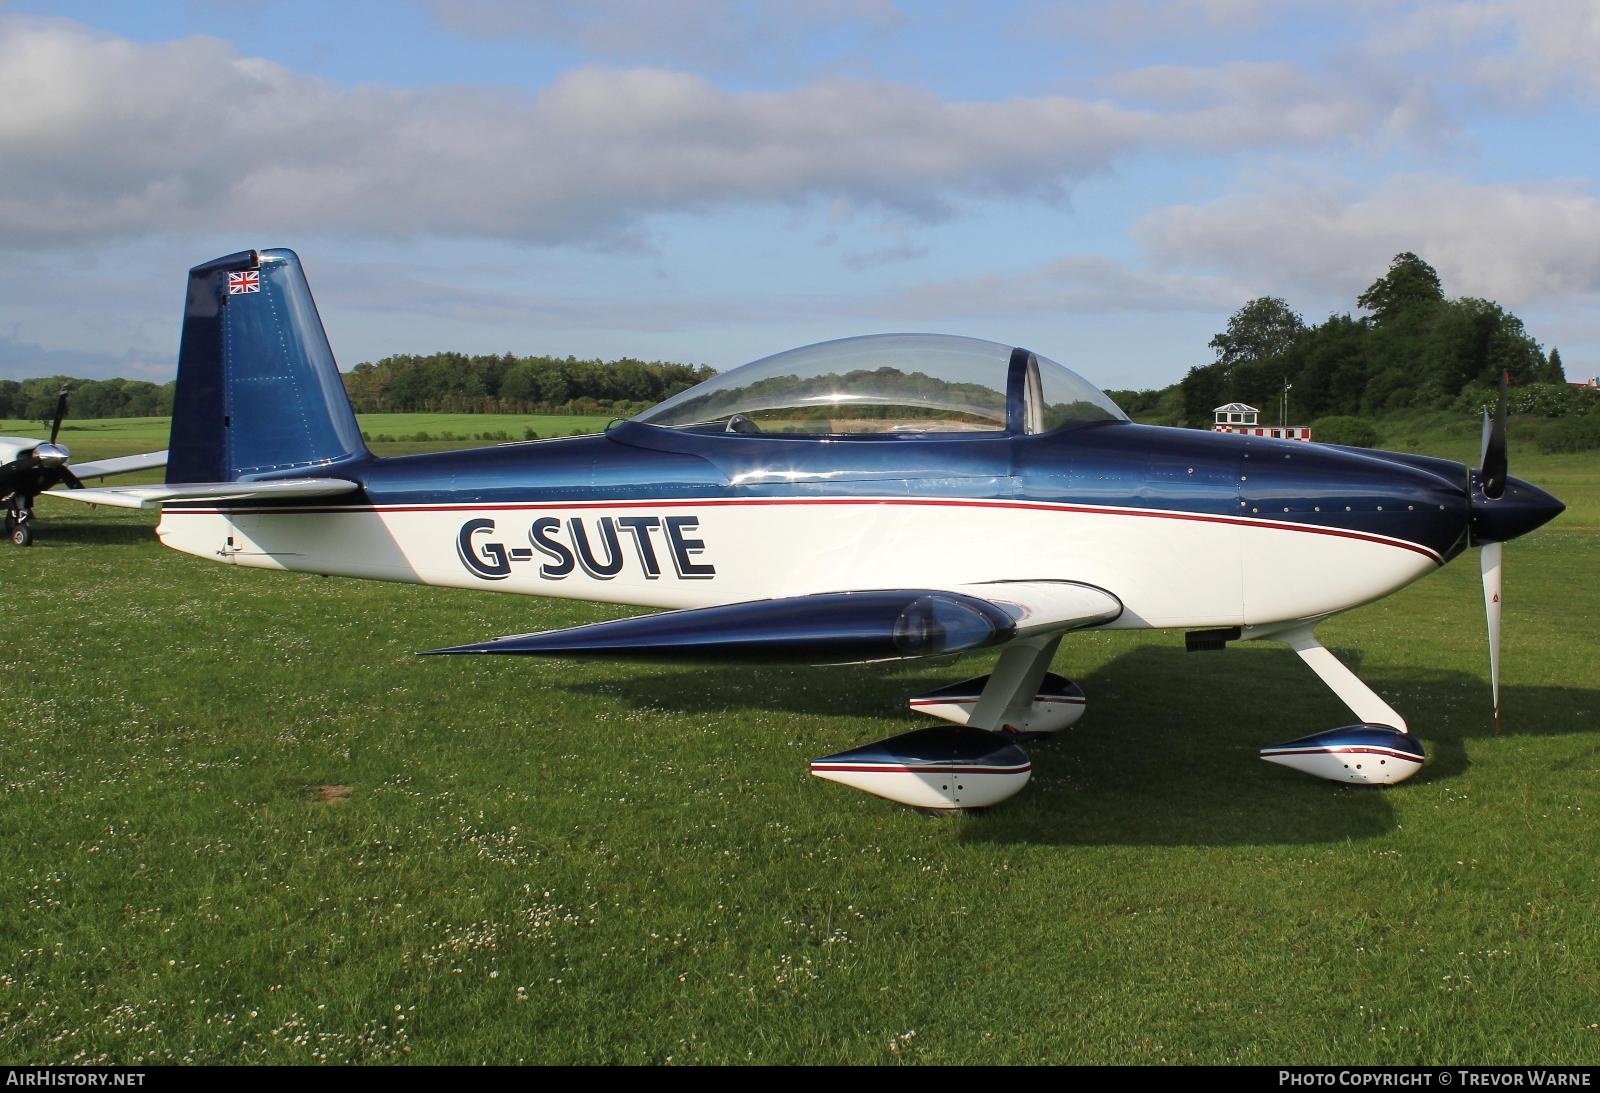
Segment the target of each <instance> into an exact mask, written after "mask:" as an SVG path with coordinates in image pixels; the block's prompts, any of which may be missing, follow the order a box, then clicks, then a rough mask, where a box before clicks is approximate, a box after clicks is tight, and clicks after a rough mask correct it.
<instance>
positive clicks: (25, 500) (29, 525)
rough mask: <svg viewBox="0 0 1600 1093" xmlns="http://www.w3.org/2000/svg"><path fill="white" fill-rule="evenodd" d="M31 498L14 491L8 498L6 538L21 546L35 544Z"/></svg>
mask: <svg viewBox="0 0 1600 1093" xmlns="http://www.w3.org/2000/svg"><path fill="white" fill-rule="evenodd" d="M30 500H31V498H29V497H27V496H25V495H23V494H21V493H14V494H12V495H11V496H10V497H9V498H7V499H6V505H7V508H6V538H7V539H10V540H11V541H12V542H13V543H14V544H16V545H17V546H20V547H25V546H32V545H33V506H32V505H31V504H29V501H30Z"/></svg>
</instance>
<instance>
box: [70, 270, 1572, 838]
mask: <svg viewBox="0 0 1600 1093" xmlns="http://www.w3.org/2000/svg"><path fill="white" fill-rule="evenodd" d="M1503 419H1504V408H1503V406H1502V410H1501V413H1500V415H1499V417H1498V418H1497V421H1496V425H1495V428H1494V429H1493V430H1491V431H1490V432H1489V433H1488V434H1487V436H1488V438H1487V441H1486V445H1485V448H1486V454H1485V458H1484V466H1483V467H1482V468H1481V469H1480V470H1474V471H1469V470H1468V468H1467V467H1465V466H1464V465H1462V464H1459V463H1455V462H1452V461H1449V460H1444V459H1434V458H1429V457H1425V456H1416V455H1400V454H1395V453H1390V452H1376V451H1368V450H1364V449H1351V448H1339V447H1331V446H1326V445H1309V444H1304V443H1297V442H1290V441H1274V440H1264V439H1260V438H1254V437H1243V436H1234V435H1230V434H1219V433H1208V432H1200V431H1193V430H1183V429H1164V428H1154V427H1147V426H1141V425H1136V424H1133V423H1132V422H1130V421H1129V420H1128V419H1127V416H1126V415H1125V414H1123V413H1122V411H1121V410H1119V409H1118V408H1117V407H1116V405H1114V404H1113V403H1112V401H1111V400H1110V399H1108V398H1107V397H1106V396H1105V395H1104V394H1103V393H1101V392H1100V391H1099V390H1097V389H1096V388H1095V387H1094V386H1093V385H1091V384H1090V383H1088V382H1087V381H1085V380H1084V379H1083V378H1082V377H1080V376H1078V375H1076V374H1075V373H1073V372H1072V371H1070V370H1069V369H1067V368H1064V367H1062V366H1061V365H1059V364H1056V363H1054V362H1053V361H1050V360H1047V359H1045V358H1043V357H1040V356H1037V355H1036V354H1034V353H1031V352H1029V351H1028V350H1026V349H1021V348H1013V347H1010V346H1005V345H998V344H995V343H991V342H984V341H976V340H972V339H967V338H954V337H940V336H932V335H898V334H896V335H883V336H876V337H865V338H852V339H847V340H843V341H835V342H827V343H824V344H821V345H814V346H810V347H807V348H804V349H797V350H793V351H791V352H787V353H780V354H778V355H777V356H773V357H768V358H766V359H764V360H759V361H756V362H755V363H753V364H748V365H745V366H744V367H742V368H737V369H734V370H732V371H729V372H726V373H723V374H721V375H719V376H716V377H715V378H713V379H711V380H708V381H707V382H705V383H703V384H701V385H699V386H698V387H694V388H692V389H690V390H688V391H685V392H683V393H682V394H679V395H677V396H675V397H673V398H670V399H668V400H666V401H665V402H663V403H661V404H660V405H658V406H655V407H654V408H652V409H650V410H647V411H646V412H644V413H642V414H640V415H639V416H637V417H635V418H633V419H632V420H629V421H623V422H619V423H615V424H613V426H612V427H611V428H609V429H608V430H607V431H606V432H605V433H604V434H601V435H596V436H586V437H574V438H570V439H563V440H548V441H534V442H529V443H522V444H507V445H501V446H497V447H491V448H478V449H472V450H467V451H453V452H441V453H436V454H428V455H414V456H404V457H397V458H388V459H380V458H376V457H374V456H373V455H372V454H371V453H369V452H368V451H367V449H366V446H365V445H364V444H363V442H362V439H361V433H360V431H359V429H358V428H357V425H356V419H355V415H354V414H353V412H352V411H351V408H350V403H349V401H348V399H347V398H346V396H345V393H344V389H343V386H342V383H341V380H340V377H339V373H338V370H337V368H336V366H335V364H334V358H333V354H332V352H331V350H330V349H329V346H328V342H327V338H326V336H325V334H324V333H323V329H322V325H321V321H320V319H319V318H318V315H317V311H316V306H315V304H314V303H313V302H312V298H311V293H310V289H309V287H308V286H307V283H306V280H305V277H304V275H303V273H302V271H301V267H300V263H299V260H298V259H297V258H296V256H295V255H294V254H293V252H291V251H287V250H268V251H243V252H240V253H238V254H231V255H228V256H227V257H224V258H219V259H217V260H215V261H212V262H207V263H206V264H204V265H200V266H196V267H195V268H194V269H192V270H190V272H189V286H188V299H187V304H186V308H185V313H184V325H183V341H182V348H181V351H180V356H179V366H178V384H177V395H176V404H175V410H174V415H173V425H172V436H171V443H170V461H169V463H168V466H167V482H166V484H165V485H161V486H132V487H122V488H119V489H103V490H83V491H76V493H75V494H74V496H75V497H77V498H78V499H81V500H85V501H95V502H99V503H102V504H122V505H155V504H159V505H161V506H162V512H161V519H160V523H159V526H158V527H157V529H156V531H157V534H158V535H159V536H160V538H161V540H162V542H164V543H165V544H166V545H168V546H170V547H173V548H175V549H177V550H181V551H185V552H188V553H190V554H194V555H196V556H198V557H202V558H209V559H213V560H216V561H221V562H227V563H229V564H232V565H241V566H255V567H260V568H266V569H287V570H297V571H302V572H310V573H323V574H333V575H339V576H347V577H369V578H375V579H378V580H391V581H409V582H415V583H421V584H430V585H449V586H454V587H458V588H480V589H493V590H498V591H506V592H520V593H527V594H532V595H540V596H560V597H568V598H573V599H581V600H601V601H605V602H610V603H623V604H635V605H638V606H641V607H649V608H665V609H667V610H665V611H664V612H662V613H657V614H646V615H641V616H638V617H635V618H629V619H623V620H618V621H613V622H602V623H596V624H592V625H588V626H579V627H575V628H572V629H567V630H559V631H551V632H546V633H537V634H526V635H521V636H516V637H507V638H500V639H497V640H493V641H486V642H483V643H481V644H474V645H465V646H457V647H454V648H448V649H437V650H433V652H435V653H447V654H457V653H473V654H512V655H552V656H562V657H578V656H603V657H648V658H656V659H669V660H746V661H795V662H801V663H807V664H825V663H861V662H868V661H883V660H894V659H898V658H909V657H922V656H935V655H949V654H956V653H962V652H966V651H970V650H978V649H989V648H998V649H999V650H1000V656H999V661H998V663H997V664H996V666H995V669H994V671H993V672H992V673H991V674H989V675H987V676H984V677H981V678H978V679H973V680H968V681H966V682H964V683H959V684H956V685H954V686H951V687H947V688H944V689H942V690H940V691H936V692H934V693H932V694H928V695H920V696H917V697H915V698H912V699H911V704H912V706H913V708H915V709H918V710H921V711H923V712H925V713H928V714H932V715H934V716H935V717H938V718H941V719H943V720H944V721H946V722H948V723H949V724H947V725H945V726H941V727H936V728H926V729H920V730H917V731H914V732H909V733H905V734H903V735H900V736H896V737H893V738H892V739H888V740H883V741H879V742H877V743H874V744H870V745H867V746H865V747H862V748H857V749H855V750H852V751H846V752H843V753H840V754H838V755H831V756H828V757H826V758H822V759H818V760H816V761H815V762H814V763H813V764H812V768H811V769H812V771H813V773H815V774H817V775H819V776H821V777H823V778H828V779H832V780H834V781H838V782H842V783H845V784H847V785H851V786H855V787H857V788H861V789H864V790H867V791H868V792H871V793H876V794H878V795H880V796H884V797H887V798H890V799H892V800H896V801H900V802H903V803H905V804H909V805H912V806H915V807H921V808H929V809H959V808H976V807H982V806H986V805H991V804H994V803H996V802H998V801H1000V800H1003V799H1005V798H1007V797H1009V796H1010V795H1011V794H1013V793H1015V792H1016V791H1017V790H1018V789H1020V788H1021V786H1022V785H1023V783H1025V782H1026V781H1027V779H1028V775H1029V771H1030V769H1031V765H1030V762H1029V760H1028V757H1027V755H1026V754H1025V753H1024V752H1023V751H1022V749H1021V748H1020V747H1018V746H1017V744H1016V739H1017V738H1018V737H1019V736H1026V735H1029V734H1040V733H1050V732H1054V731H1058V730H1060V729H1062V728H1064V727H1065V726H1067V725H1069V724H1071V723H1072V722H1073V721H1075V720H1076V719H1077V718H1078V717H1079V716H1080V715H1081V714H1082V712H1083V709H1084V696H1083V694H1082V692H1081V691H1080V690H1079V689H1078V688H1077V687H1076V686H1074V685H1073V684H1071V683H1069V682H1068V681H1066V680H1064V679H1062V678H1060V677H1058V676H1055V675H1052V674H1050V673H1049V667H1050V662H1051V659H1052V658H1053V657H1054V655H1055V653H1056V649H1057V646H1058V645H1059V644H1060V642H1061V638H1062V636H1063V635H1064V634H1066V633H1068V632H1069V631H1073V630H1084V629H1180V630H1184V631H1187V632H1188V644H1189V646H1190V648H1194V649H1206V648H1221V647H1222V646H1224V645H1225V644H1226V643H1228V642H1231V641H1239V640H1253V639H1272V640H1275V641H1281V642H1285V643H1287V644H1288V645H1289V646H1290V647H1291V648H1292V649H1294V651H1295V652H1296V653H1298V654H1299V656H1300V657H1301V659H1302V660H1304V661H1305V663H1306V664H1307V665H1308V666H1309V667H1310V668H1311V669H1312V671H1314V672H1315V673H1316V674H1317V675H1318V676H1319V677H1320V678H1321V679H1322V680H1323V682H1324V683H1326V684H1327V685H1328V686H1329V687H1330V688H1331V689H1332V690H1333V691H1334V693H1335V694H1336V695H1338V697H1339V698H1340V699H1342V700H1343V701H1344V702H1345V704H1346V705H1348V706H1349V707H1350V709H1351V711H1352V713H1353V714H1354V715H1355V717H1356V719H1357V720H1356V723H1355V724H1353V725H1349V726H1345V727H1342V728H1337V729H1332V730H1329V731H1327V732H1321V733H1317V734H1314V735H1311V736H1307V737H1304V738H1302V739H1299V740H1294V741H1291V742H1289V743H1286V744H1280V745H1274V746H1272V747H1269V748H1266V749H1263V752H1262V756H1263V758H1266V759H1269V760H1271V761H1274V762H1278V763H1282V764H1285V765H1288V766H1292V767H1297V768H1299V769H1302V770H1306V771H1308V772H1310V773H1312V774H1316V775H1320V776H1322V777H1325V778H1330V779H1332V780H1335V781H1340V782H1357V783H1392V782H1399V781H1402V780H1404V779H1405V778H1407V777H1410V776H1411V775H1412V774H1413V773H1415V772H1416V770H1417V769H1418V768H1419V766H1420V764H1421V763H1422V761H1423V752H1422V747H1421V744H1420V743H1419V742H1418V740H1417V738H1416V737H1415V736H1413V735H1411V733H1410V732H1409V731H1408V729H1407V726H1406V722H1405V719H1404V718H1402V717H1401V716H1400V714H1399V713H1397V712H1396V711H1395V710H1394V709H1393V708H1392V707H1390V706H1389V704H1388V703H1387V702H1385V701H1384V700H1383V699H1382V698H1380V697H1379V696H1378V695H1377V694H1375V693H1374V692H1373V691H1372V690H1371V689H1370V688H1369V687H1367V686H1366V685H1365V684H1364V683H1362V682H1361V681H1360V680H1359V679H1358V678H1357V677H1356V676H1355V675H1354V674H1353V673H1352V672H1351V671H1350V670H1349V669H1347V668H1346V667H1345V666H1344V665H1343V664H1341V663H1340V662H1339V661H1338V660H1337V659H1335V658H1334V657H1333V655H1332V654H1331V653H1329V652H1328V651H1327V650H1326V649H1325V648H1324V647H1323V646H1322V645H1321V644H1320V643H1319V642H1318V641H1317V638H1316V633H1315V632H1316V627H1317V624H1318V623H1319V622H1321V621H1322V620H1323V619H1325V618H1327V617H1328V616H1330V615H1333V614H1335V613H1337V612H1340V611H1345V610H1348V609H1350V608H1352V607H1356V606H1358V605H1360V604H1364V603H1367V602H1369V601H1372V600H1375V599H1378V598H1379V597H1381V596H1384V595H1387V594H1388V593H1390V592H1393V591H1395V590H1396V589H1398V588H1400V587H1402V586H1404V585H1406V584H1409V583H1410V582H1411V581H1414V580H1416V579H1417V578H1418V577H1421V576H1424V575H1426V574H1428V573H1431V572H1432V571H1433V570H1434V569H1436V568H1438V567H1439V566H1441V565H1443V564H1444V563H1445V562H1447V561H1449V560H1450V559H1451V558H1453V557H1455V556H1456V555H1457V554H1460V553H1461V552H1462V551H1463V550H1465V549H1467V548H1468V547H1469V546H1473V547H1479V548H1481V552H1482V556H1483V569H1484V578H1485V590H1486V596H1485V598H1486V602H1487V603H1488V604H1489V617H1490V630H1491V650H1492V651H1493V649H1494V648H1495V647H1496V646H1497V644H1498V626H1499V585H1498V582H1499V572H1500V554H1501V544H1502V543H1504V542H1505V541H1507V540H1509V539H1512V538H1515V537H1516V536H1518V535H1522V534H1525V533H1527V532H1529V531H1531V530H1533V529H1534V528H1537V527H1539V526H1540V525H1541V524H1543V523H1545V522H1546V521H1548V520H1550V519H1551V518H1553V517H1554V516H1555V515H1557V514H1558V513H1559V512H1560V511H1561V510H1562V507H1563V506H1562V504H1561V503H1560V502H1559V501H1557V500H1556V499H1555V498H1553V497H1551V496H1550V495H1549V494H1547V493H1545V492H1543V491H1542V490H1539V489H1537V488H1535V487H1534V486H1531V485H1529V484H1528V483H1526V482H1523V481H1520V480H1518V479H1515V478H1510V477H1508V476H1507V474H1506V466H1505V440H1504V430H1503V427H1502V425H1501V424H1500V423H1501V422H1503ZM1491 674H1492V675H1493V676H1494V677H1495V705H1496V709H1497V711H1498V705H1499V698H1498V663H1497V656H1495V655H1492V656H1491ZM1496 716H1497V717H1498V712H1497V714H1496Z"/></svg>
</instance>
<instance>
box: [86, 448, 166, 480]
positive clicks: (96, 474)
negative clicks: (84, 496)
mask: <svg viewBox="0 0 1600 1093" xmlns="http://www.w3.org/2000/svg"><path fill="white" fill-rule="evenodd" d="M166 465H167V453H166V452H145V453H143V454H142V455H119V456H116V457H115V458H113V459H97V460H95V461H94V462H93V463H73V464H71V468H72V473H73V474H75V475H77V476H78V477H79V478H80V479H82V478H106V477H108V476H110V475H113V474H132V473H133V472H134V471H153V470H155V469H156V468H157V467H165V466H166Z"/></svg>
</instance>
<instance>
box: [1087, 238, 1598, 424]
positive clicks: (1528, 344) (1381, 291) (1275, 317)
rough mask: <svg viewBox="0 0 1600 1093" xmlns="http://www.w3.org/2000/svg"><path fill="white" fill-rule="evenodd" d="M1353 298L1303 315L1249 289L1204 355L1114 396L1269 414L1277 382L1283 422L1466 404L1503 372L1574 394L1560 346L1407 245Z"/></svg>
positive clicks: (1145, 406) (1184, 420) (1161, 407)
mask: <svg viewBox="0 0 1600 1093" xmlns="http://www.w3.org/2000/svg"><path fill="white" fill-rule="evenodd" d="M1355 302H1356V306H1357V307H1358V308H1360V309H1362V310H1364V311H1366V312H1368V314H1366V315H1363V316H1360V317H1354V316H1352V315H1350V314H1349V313H1344V314H1334V315H1330V316H1329V317H1328V318H1327V319H1326V320H1325V321H1323V322H1321V323H1319V324H1316V325H1314V326H1312V325H1307V324H1306V322H1305V320H1304V319H1302V318H1301V317H1300V315H1299V314H1297V313H1296V312H1295V311H1294V310H1293V309H1292V308H1290V306H1289V305H1288V303H1287V302H1285V301H1284V300H1283V299H1281V298H1279V297H1276V296H1262V297H1259V298H1257V299H1254V300H1251V301H1249V302H1248V303H1246V304H1245V305H1244V306H1243V307H1241V308H1240V309H1239V310H1238V311H1236V312H1234V313H1233V315H1232V317H1231V318H1229V320H1228V328H1227V329H1226V330H1225V331H1222V332H1221V333H1219V334H1218V335H1217V336H1216V337H1214V338H1212V339H1211V342H1210V348H1211V349H1212V351H1213V353H1214V354H1215V359H1214V360H1212V361H1211V362H1210V363H1208V364H1202V365H1196V366H1195V367H1193V368H1191V369H1189V372H1188V374H1187V375H1185V376H1184V378H1183V379H1182V380H1181V381H1180V382H1178V383H1176V384H1174V385H1173V386H1171V387H1168V388H1164V389H1162V390H1157V391H1118V392H1112V397H1113V398H1116V399H1117V400H1118V402H1119V403H1120V404H1121V405H1122V407H1123V409H1125V410H1127V411H1128V412H1129V413H1130V414H1135V415H1143V416H1147V417H1159V418H1163V419H1165V420H1168V421H1170V422H1172V423H1174V424H1183V425H1190V426H1194V427H1205V426H1208V425H1210V424H1211V422H1212V420H1213V414H1212V411H1213V410H1214V409H1215V408H1216V407H1218V406H1221V405H1222V404H1224V403H1228V402H1244V403H1248V404H1250V405H1252V406H1255V407H1258V408H1260V409H1261V410H1262V411H1263V415H1264V416H1263V420H1264V421H1268V420H1269V421H1272V422H1276V421H1277V407H1278V405H1279V403H1278V400H1279V397H1280V395H1282V394H1283V392H1284V390H1285V387H1288V388H1289V392H1288V394H1289V413H1290V417H1291V418H1293V419H1294V420H1293V421H1292V422H1290V424H1295V423H1300V424H1304V423H1306V422H1310V421H1312V420H1314V419H1317V418H1322V417H1328V416H1361V417H1373V416H1378V415H1382V414H1385V413H1388V412H1389V411H1392V410H1400V409H1451V408H1455V409H1460V410H1462V411H1464V412H1473V413H1475V412H1477V410H1478V409H1479V408H1480V407H1481V406H1483V405H1484V404H1485V403H1487V402H1489V401H1492V400H1493V398H1494V392H1495V389H1496V385H1497V384H1498V382H1499V378H1500V376H1501V374H1502V373H1505V374H1507V375H1509V376H1510V380H1511V384H1512V386H1513V387H1514V388H1515V387H1525V386H1528V385H1534V384H1544V385H1559V386H1560V388H1561V389H1560V390H1552V391H1550V392H1549V393H1548V398H1547V399H1546V401H1548V402H1550V403H1552V404H1558V403H1559V404H1563V405H1564V400H1565V399H1566V398H1568V397H1569V396H1570V398H1572V399H1577V398H1579V394H1578V393H1574V392H1570V391H1568V390H1566V389H1565V384H1566V376H1565V374H1564V370H1563V368H1562V364H1561V354H1560V352H1559V351H1558V350H1556V349H1551V350H1550V352H1549V353H1548V354H1547V353H1545V351H1544V350H1543V348H1542V347H1541V346H1540V345H1539V343H1538V342H1537V341H1535V340H1534V339H1533V337H1532V336H1530V335H1529V334H1528V332H1527V330H1526V328H1524V326H1523V323H1522V320H1521V319H1519V318H1517V317H1516V316H1515V315H1513V314H1512V313H1511V312H1509V311H1507V310H1506V309H1505V308H1503V307H1501V306H1500V305H1499V304H1497V303H1495V302H1493V301H1492V300H1483V299H1479V298H1476V297H1471V296H1463V297H1458V298H1456V299H1449V298H1447V297H1446V296H1445V294H1444V288H1443V285H1442V284H1441V282H1440V280H1439V274H1438V273H1437V272H1436V271H1435V270H1434V268H1433V267H1432V266H1430V265H1429V264H1428V263H1427V262H1425V261H1423V260H1422V259H1421V258H1419V257H1417V256H1416V255H1415V254H1412V253H1411V252H1409V251H1407V252H1404V253H1402V254H1397V255H1395V257H1394V259H1393V260H1392V261H1391V262H1390V263H1389V269H1388V272H1387V273H1385V274H1384V275H1383V276H1381V277H1379V278H1378V279H1377V280H1376V281H1374V282H1373V283H1372V284H1371V285H1370V286H1368V288H1367V289H1366V291H1364V292H1362V293H1361V295H1360V296H1358V297H1357V298H1356V301H1355ZM1585 405H1586V403H1585Z"/></svg>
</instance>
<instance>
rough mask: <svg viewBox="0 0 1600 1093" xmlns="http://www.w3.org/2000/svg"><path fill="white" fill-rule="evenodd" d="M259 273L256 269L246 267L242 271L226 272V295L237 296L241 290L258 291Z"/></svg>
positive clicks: (259, 288)
mask: <svg viewBox="0 0 1600 1093" xmlns="http://www.w3.org/2000/svg"><path fill="white" fill-rule="evenodd" d="M260 291H261V273H260V271H258V270H253V269H247V270H245V271H244V272H243V273H230V274H228V295H229V296H237V295H239V294H240V293H241V292H260Z"/></svg>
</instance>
